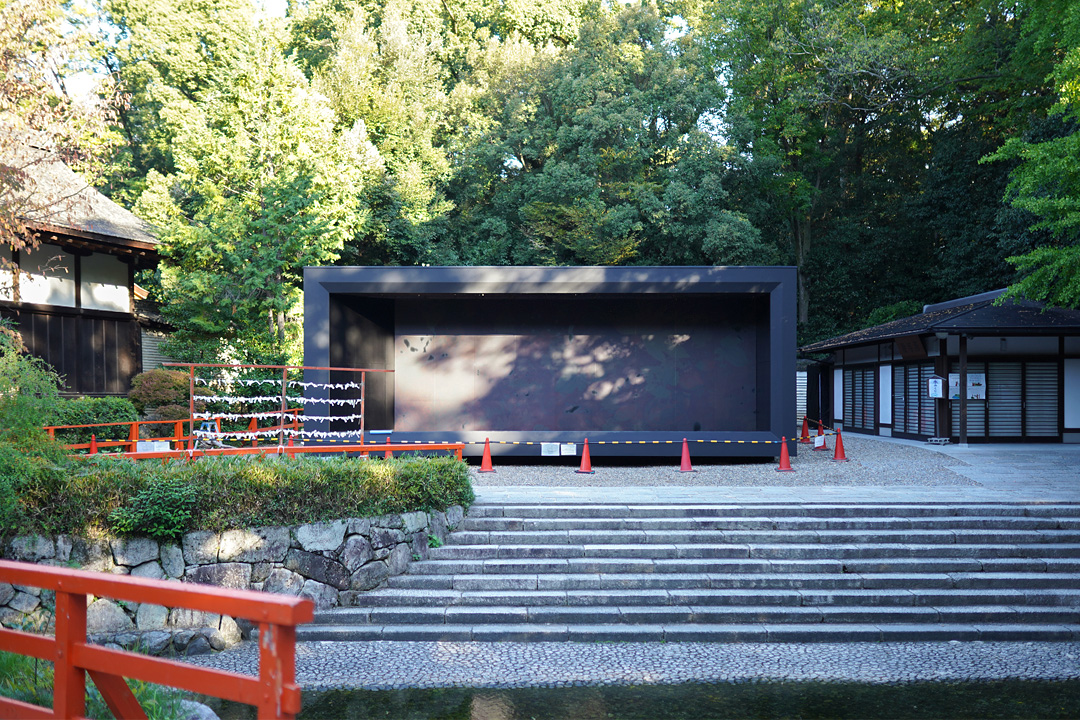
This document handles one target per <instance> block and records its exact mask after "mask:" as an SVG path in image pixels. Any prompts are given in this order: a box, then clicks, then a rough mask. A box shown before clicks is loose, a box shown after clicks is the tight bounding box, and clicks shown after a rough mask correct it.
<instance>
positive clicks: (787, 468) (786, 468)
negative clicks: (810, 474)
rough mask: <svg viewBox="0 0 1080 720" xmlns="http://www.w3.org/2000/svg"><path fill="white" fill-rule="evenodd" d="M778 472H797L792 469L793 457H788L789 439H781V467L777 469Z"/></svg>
mask: <svg viewBox="0 0 1080 720" xmlns="http://www.w3.org/2000/svg"><path fill="white" fill-rule="evenodd" d="M776 472H795V468H793V467H791V456H790V455H788V449H787V438H786V437H782V438H780V467H778V468H776Z"/></svg>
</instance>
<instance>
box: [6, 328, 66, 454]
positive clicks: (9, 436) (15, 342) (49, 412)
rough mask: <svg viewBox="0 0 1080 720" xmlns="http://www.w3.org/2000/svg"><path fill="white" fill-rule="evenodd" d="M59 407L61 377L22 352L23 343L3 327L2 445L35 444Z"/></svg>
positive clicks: (16, 335) (8, 329)
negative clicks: (36, 438)
mask: <svg viewBox="0 0 1080 720" xmlns="http://www.w3.org/2000/svg"><path fill="white" fill-rule="evenodd" d="M59 403H60V376H59V375H57V374H56V373H55V372H53V370H52V368H51V367H49V366H48V365H47V364H46V363H44V362H43V361H41V360H39V359H37V358H35V357H32V356H30V355H27V354H25V353H24V352H22V339H21V338H20V337H19V335H18V334H17V333H14V332H12V331H11V330H10V328H9V327H7V326H6V325H5V324H0V442H11V443H15V444H16V445H23V444H25V443H28V442H29V443H33V442H34V441H35V440H34V438H35V437H37V436H41V435H44V433H45V431H44V430H43V429H42V428H43V427H44V426H45V425H47V424H48V422H49V419H50V418H52V417H53V415H54V413H55V408H56V406H57V405H58V404H59Z"/></svg>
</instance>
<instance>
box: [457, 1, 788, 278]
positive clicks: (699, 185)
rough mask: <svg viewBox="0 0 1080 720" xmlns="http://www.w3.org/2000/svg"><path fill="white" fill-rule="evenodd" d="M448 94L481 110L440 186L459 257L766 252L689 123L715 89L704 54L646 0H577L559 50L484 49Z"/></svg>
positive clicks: (563, 258)
mask: <svg viewBox="0 0 1080 720" xmlns="http://www.w3.org/2000/svg"><path fill="white" fill-rule="evenodd" d="M455 90H456V92H455V96H454V97H455V99H456V98H459V97H462V96H466V95H470V96H471V98H472V99H473V102H472V104H471V105H464V107H465V108H466V110H469V111H472V112H474V113H477V114H479V115H480V117H479V119H478V121H473V119H472V118H469V122H468V123H463V124H467V126H468V128H469V130H468V132H467V133H466V134H465V135H464V136H463V137H462V138H460V142H461V146H460V148H461V149H460V151H458V152H455V154H454V157H455V158H460V164H459V165H458V166H456V167H455V176H454V178H453V180H452V181H451V185H450V190H449V196H450V197H451V198H452V199H453V200H454V202H455V212H454V214H453V215H452V217H451V223H452V225H453V226H454V228H453V230H452V231H451V232H454V233H456V234H457V240H456V242H457V251H458V253H459V255H460V257H461V258H462V259H463V261H465V262H470V263H472V262H476V263H480V262H484V263H497V264H504V263H536V264H625V263H666V262H691V263H703V262H704V263H712V262H743V261H754V260H756V261H758V262H766V261H767V259H766V258H767V257H768V248H767V247H766V246H765V245H762V244H760V236H759V234H758V232H757V230H756V228H754V227H753V225H752V223H750V222H749V220H748V219H747V218H746V217H745V216H744V215H742V214H741V213H739V212H738V211H737V210H736V209H734V208H732V207H731V206H730V204H729V203H728V202H727V194H726V191H725V190H724V189H723V187H722V179H723V178H724V176H725V175H726V174H727V165H728V161H729V160H732V158H731V156H730V155H729V154H726V153H725V152H724V151H723V149H722V148H721V147H720V146H719V145H718V143H717V141H716V140H715V139H714V138H712V137H710V136H709V135H708V134H707V133H706V132H705V131H704V130H703V129H702V122H703V117H704V116H705V115H706V114H708V113H710V112H714V111H716V110H717V109H718V108H719V106H720V98H721V94H720V88H719V86H718V85H717V83H716V81H715V78H714V77H713V75H712V69H711V67H710V65H709V62H708V59H707V57H705V56H704V54H703V52H702V48H701V46H700V42H699V39H698V37H697V36H696V35H695V34H694V33H692V32H688V31H685V29H683V30H681V31H679V32H676V27H675V18H672V17H669V16H665V15H664V14H663V13H662V12H661V11H660V10H659V9H658V8H657V7H656V6H651V5H648V4H643V5H641V6H637V7H626V8H618V9H607V8H605V7H601V6H598V5H597V6H590V7H588V8H586V10H585V11H584V12H583V15H582V23H581V27H580V29H579V31H578V34H577V38H576V40H575V41H574V43H573V45H572V46H568V47H561V46H558V45H556V44H554V43H548V44H546V45H543V46H537V45H534V44H533V43H531V42H529V41H528V40H526V39H524V38H520V37H518V38H511V39H510V40H506V41H504V42H500V43H498V44H497V45H496V44H492V46H491V48H490V51H489V53H488V54H487V55H486V56H485V57H484V62H483V63H478V65H477V69H476V72H475V73H474V74H473V76H472V77H471V78H470V80H469V83H468V90H466V89H464V88H463V86H460V85H459V86H458V88H456V89H455ZM477 240H479V242H477Z"/></svg>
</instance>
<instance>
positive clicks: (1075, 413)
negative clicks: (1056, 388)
mask: <svg viewBox="0 0 1080 720" xmlns="http://www.w3.org/2000/svg"><path fill="white" fill-rule="evenodd" d="M1064 395H1065V428H1066V429H1072V430H1076V429H1078V428H1080V358H1066V359H1065V387H1064Z"/></svg>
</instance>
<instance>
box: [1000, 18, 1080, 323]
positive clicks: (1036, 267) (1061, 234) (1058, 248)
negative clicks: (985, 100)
mask: <svg viewBox="0 0 1080 720" xmlns="http://www.w3.org/2000/svg"><path fill="white" fill-rule="evenodd" d="M1031 8H1032V12H1031V13H1030V15H1029V16H1028V18H1027V26H1026V29H1027V31H1028V33H1030V35H1031V36H1032V37H1033V38H1034V45H1035V47H1036V48H1039V49H1042V50H1044V51H1047V52H1049V53H1051V54H1052V56H1053V57H1054V59H1055V60H1056V62H1055V64H1054V67H1053V70H1052V72H1051V74H1050V77H1049V79H1050V80H1051V82H1052V83H1053V88H1054V91H1055V93H1056V96H1057V103H1056V104H1055V105H1054V107H1053V109H1052V114H1051V117H1050V118H1048V119H1047V121H1046V122H1045V123H1042V124H1041V125H1038V126H1036V127H1033V128H1031V129H1030V130H1029V131H1028V132H1027V133H1025V134H1023V135H1019V136H1016V137H1013V138H1011V139H1010V140H1009V141H1008V142H1007V143H1005V145H1004V146H1003V147H1002V148H1001V149H1000V150H998V151H997V152H996V153H995V154H993V155H991V156H990V157H989V159H996V160H1013V161H1017V162H1018V165H1017V167H1016V169H1015V170H1014V171H1013V173H1012V177H1011V181H1010V183H1009V186H1008V189H1007V197H1008V198H1009V200H1010V201H1011V202H1012V204H1013V205H1014V206H1015V207H1017V208H1019V209H1021V210H1025V211H1027V212H1030V213H1031V214H1033V215H1034V216H1035V217H1036V218H1037V222H1036V223H1035V224H1034V226H1033V229H1036V230H1037V229H1045V230H1047V231H1049V232H1050V233H1051V235H1052V238H1051V240H1050V242H1048V243H1046V244H1045V245H1042V246H1041V247H1038V248H1035V249H1033V250H1031V251H1030V252H1028V253H1025V254H1023V255H1016V256H1014V257H1011V258H1010V261H1011V262H1012V263H1013V264H1015V265H1016V267H1017V268H1018V269H1019V270H1020V271H1021V273H1023V276H1022V277H1021V278H1020V279H1019V281H1018V282H1017V283H1016V284H1015V285H1014V286H1013V287H1012V288H1010V292H1011V293H1012V294H1014V295H1019V296H1023V297H1028V298H1032V299H1038V300H1046V301H1048V302H1050V303H1052V304H1055V305H1060V306H1062V307H1072V308H1080V5H1077V4H1076V3H1059V2H1054V1H1053V0H1034V1H1033V2H1031Z"/></svg>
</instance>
